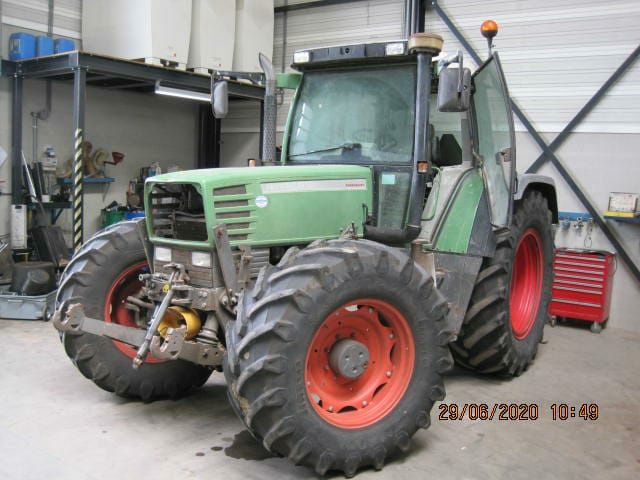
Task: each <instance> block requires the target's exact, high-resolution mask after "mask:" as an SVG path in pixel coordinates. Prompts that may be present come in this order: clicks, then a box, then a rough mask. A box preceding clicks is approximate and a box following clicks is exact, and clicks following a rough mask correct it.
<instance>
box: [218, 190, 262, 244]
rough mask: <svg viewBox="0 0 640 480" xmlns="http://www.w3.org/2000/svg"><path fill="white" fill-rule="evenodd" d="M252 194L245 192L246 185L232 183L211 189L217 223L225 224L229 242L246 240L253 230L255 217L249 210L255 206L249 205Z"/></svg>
mask: <svg viewBox="0 0 640 480" xmlns="http://www.w3.org/2000/svg"><path fill="white" fill-rule="evenodd" d="M252 198H253V196H252V195H250V194H247V186H246V185H232V186H228V187H220V188H215V189H214V190H213V208H214V210H215V215H216V221H217V223H224V224H226V226H227V233H228V235H229V242H231V244H232V245H233V244H234V242H239V241H243V240H248V239H249V235H250V234H251V232H252V231H253V223H254V222H255V217H252V216H251V212H252V211H253V209H254V208H255V207H252V206H250V204H249V200H251V199H252Z"/></svg>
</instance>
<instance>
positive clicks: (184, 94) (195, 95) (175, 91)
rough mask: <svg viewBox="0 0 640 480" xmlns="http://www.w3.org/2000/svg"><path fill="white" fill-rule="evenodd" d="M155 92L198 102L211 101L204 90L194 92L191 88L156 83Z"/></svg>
mask: <svg viewBox="0 0 640 480" xmlns="http://www.w3.org/2000/svg"><path fill="white" fill-rule="evenodd" d="M156 94H158V95H165V96H167V97H177V98H186V99H188V100H197V101H198V102H207V103H209V102H211V95H210V94H209V93H204V92H194V91H192V90H181V89H179V88H172V87H165V86H163V85H160V83H156Z"/></svg>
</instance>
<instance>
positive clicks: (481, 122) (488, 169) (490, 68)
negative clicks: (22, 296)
mask: <svg viewBox="0 0 640 480" xmlns="http://www.w3.org/2000/svg"><path fill="white" fill-rule="evenodd" d="M473 87H474V90H473V97H472V108H473V115H474V124H475V137H476V138H475V150H476V152H475V153H476V159H477V161H478V162H479V164H480V168H481V170H482V175H483V177H484V181H485V186H486V189H487V194H488V198H489V206H490V211H491V223H492V224H493V226H494V227H507V226H508V225H509V224H510V222H511V213H512V209H513V194H512V193H513V188H514V183H515V182H514V179H515V171H516V170H515V169H516V144H515V134H514V128H513V116H512V112H511V105H510V100H509V93H508V91H507V84H506V82H505V79H504V73H503V71H502V67H501V65H500V59H499V57H498V54H497V53H493V55H492V56H491V57H490V58H489V59H488V60H487V61H486V62H485V63H484V64H483V65H482V66H481V67H480V68H479V69H478V70H476V72H475V73H474V74H473Z"/></svg>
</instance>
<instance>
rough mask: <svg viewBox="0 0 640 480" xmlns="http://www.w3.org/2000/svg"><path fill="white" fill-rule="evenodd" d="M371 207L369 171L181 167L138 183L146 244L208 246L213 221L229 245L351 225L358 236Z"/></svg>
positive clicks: (289, 241) (329, 233) (313, 235)
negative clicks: (142, 189)
mask: <svg viewBox="0 0 640 480" xmlns="http://www.w3.org/2000/svg"><path fill="white" fill-rule="evenodd" d="M196 192H197V193H196ZM371 203H372V185H371V170H370V169H369V168H367V167H361V166H351V165H309V166H276V167H255V168H250V167H243V168H216V169H205V170H189V171H184V172H176V173H169V174H165V175H159V176H156V177H152V178H150V179H148V180H147V182H146V184H145V211H146V212H147V218H148V221H147V226H148V229H149V237H150V239H151V241H152V242H153V243H162V244H171V245H182V246H186V247H203V246H205V245H206V246H208V247H211V248H213V245H214V243H213V233H212V232H213V228H214V227H215V226H216V225H218V224H220V223H224V224H226V225H227V229H228V233H229V240H230V242H231V245H232V246H240V245H254V246H274V245H293V244H305V243H309V242H311V241H313V240H316V239H329V238H336V237H338V236H339V235H340V232H341V231H342V230H343V229H344V228H345V227H347V226H348V225H350V224H352V223H353V224H355V225H356V227H357V228H358V232H359V233H361V232H362V225H363V223H364V221H365V218H366V214H367V211H371Z"/></svg>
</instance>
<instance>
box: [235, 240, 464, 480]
mask: <svg viewBox="0 0 640 480" xmlns="http://www.w3.org/2000/svg"><path fill="white" fill-rule="evenodd" d="M356 299H357V301H356ZM354 305H357V306H358V307H357V308H356V307H355V306H354ZM365 305H368V306H367V307H365ZM345 307H346V308H345ZM349 309H351V310H349ZM446 312H447V306H446V302H445V301H444V299H443V298H442V296H441V295H440V294H439V293H438V291H437V290H436V289H435V288H434V285H433V281H432V279H431V278H429V276H428V275H427V273H426V272H425V271H424V270H423V269H422V268H421V267H419V266H417V265H416V264H415V263H414V262H413V260H412V259H411V258H410V257H408V256H407V255H406V254H405V253H404V252H402V251H400V250H398V249H394V248H390V247H386V246H384V245H381V244H378V243H374V242H369V241H365V240H359V241H350V240H335V241H329V242H326V241H320V242H315V243H314V244H312V245H311V246H309V247H308V248H306V249H304V250H301V251H300V250H298V249H297V248H291V249H290V250H289V251H288V252H287V254H286V255H285V257H283V259H282V260H281V262H280V263H279V264H278V266H277V267H267V268H266V269H263V270H262V272H261V274H260V276H259V277H258V279H257V281H256V286H255V288H254V290H253V291H252V292H248V291H247V292H245V293H244V294H243V295H242V298H241V301H240V307H239V314H238V318H237V320H236V321H234V322H231V324H230V325H229V328H228V329H227V332H226V338H227V356H226V363H225V369H224V371H225V376H226V378H227V384H228V388H229V399H230V401H231V404H232V406H233V408H234V411H235V412H236V413H237V414H238V415H239V416H240V418H241V419H242V421H243V422H244V423H245V425H246V426H247V428H248V429H249V430H250V431H251V432H252V434H253V435H254V436H255V437H256V438H257V439H259V440H260V441H262V443H263V445H264V446H265V448H266V449H267V450H269V451H272V452H275V453H278V454H280V455H283V456H287V457H288V458H289V459H291V460H292V461H293V462H294V463H296V464H303V465H307V466H310V467H312V468H314V469H315V471H316V472H317V473H318V474H320V475H324V474H325V473H326V472H327V471H329V470H340V471H342V472H344V473H345V474H346V475H347V476H352V475H354V474H355V472H356V471H357V470H358V469H359V468H361V467H364V466H368V465H372V466H374V467H375V468H377V469H380V468H382V466H383V465H384V462H385V459H386V458H387V456H388V455H389V454H391V453H392V452H393V451H395V450H396V449H400V450H401V451H406V450H407V449H408V448H409V445H410V439H411V437H412V436H413V435H414V433H415V432H416V430H417V429H418V428H427V427H428V426H429V425H430V411H431V408H432V407H433V404H434V403H435V402H436V401H438V400H442V399H443V398H444V394H445V392H444V386H443V382H442V376H441V375H442V373H444V372H445V371H447V370H448V369H450V368H451V366H452V365H453V360H452V358H451V356H450V353H449V351H448V348H447V345H448V342H449V341H450V340H451V338H452V333H451V332H450V331H449V329H448V328H447V325H446V322H445V315H446ZM343 314H344V316H343ZM336 316H337V317H336ZM336 318H338V319H342V323H340V321H338V320H336ZM372 318H373V320H371V319H372ZM363 319H364V320H363ZM380 319H382V320H380ZM360 321H362V322H364V323H362V324H358V322H360ZM328 322H330V323H328ZM367 322H369V323H367ZM358 325H360V326H358ZM363 325H366V327H365V326H363ZM330 328H334V329H335V331H332V330H330ZM347 328H348V329H352V330H349V331H351V333H349V332H348V331H346V330H342V329H347ZM327 329H329V330H327ZM366 332H368V333H366ZM380 332H382V335H378V333H380ZM323 333H326V334H324V335H323ZM334 333H335V338H336V339H340V340H343V339H348V338H351V339H354V340H356V341H361V342H363V343H365V344H368V347H369V352H370V355H371V356H370V357H369V363H368V366H367V367H366V368H365V371H364V373H362V374H361V376H359V377H357V378H356V379H348V378H346V377H342V376H340V374H336V373H335V372H334V371H333V370H329V368H331V369H333V368H334V367H329V365H328V363H331V361H330V360H329V361H328V362H327V359H326V358H324V357H323V354H322V352H323V351H324V352H329V351H330V349H329V348H326V349H323V348H322V347H321V346H322V345H323V343H322V342H328V343H327V345H328V344H329V343H331V339H332V338H333V334H334ZM374 333H375V335H374ZM386 339H393V340H392V342H394V344H393V346H391V347H389V348H390V349H389V350H385V349H384V348H385V347H384V346H382V347H380V350H378V351H377V353H376V348H377V346H379V345H384V343H385V341H386ZM318 342H319V343H318ZM336 343H337V340H336ZM380 352H383V353H380ZM385 352H386V353H385ZM347 358H348V357H347ZM376 359H377V362H378V363H377V364H376ZM382 360H386V361H387V362H389V363H384V362H383V361H382ZM383 363H384V368H382V365H381V364H383ZM332 365H333V364H332ZM388 365H391V366H389V367H388ZM354 371H355V370H354ZM325 375H326V376H325ZM372 379H374V380H372ZM376 379H380V380H379V383H376V382H378V380H376ZM325 380H326V383H327V386H326V387H324V383H323V382H324V381H325ZM358 382H361V383H358ZM371 382H373V383H371ZM321 384H322V385H323V386H321ZM365 385H366V386H367V388H365ZM376 385H377V387H376ZM351 391H353V394H351V393H350V392H351ZM365 392H374V393H372V394H371V396H370V397H367V398H368V399H369V401H366V402H365V401H363V398H364V397H363V396H361V395H363V394H364V393H365ZM334 401H338V402H342V403H337V404H336V403H333V402H334ZM330 402H331V404H330ZM340 404H342V405H343V407H341V408H340V411H338V407H337V405H340ZM333 405H336V409H333ZM334 417H335V418H334Z"/></svg>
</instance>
